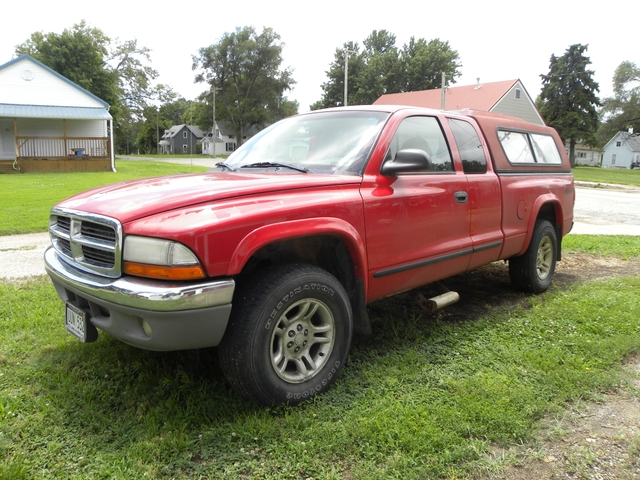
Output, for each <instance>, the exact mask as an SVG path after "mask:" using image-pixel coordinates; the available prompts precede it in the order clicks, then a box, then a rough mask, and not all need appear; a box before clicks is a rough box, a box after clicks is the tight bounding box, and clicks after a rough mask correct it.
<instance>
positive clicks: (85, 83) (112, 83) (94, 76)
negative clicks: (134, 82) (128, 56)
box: [15, 20, 120, 110]
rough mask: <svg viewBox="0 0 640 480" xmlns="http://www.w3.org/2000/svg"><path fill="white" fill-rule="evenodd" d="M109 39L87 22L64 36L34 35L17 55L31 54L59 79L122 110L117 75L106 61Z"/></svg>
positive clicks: (39, 33)
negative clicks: (63, 79)
mask: <svg viewBox="0 0 640 480" xmlns="http://www.w3.org/2000/svg"><path fill="white" fill-rule="evenodd" d="M109 44H110V39H109V37H107V36H106V35H105V34H104V32H102V30H100V29H98V28H92V27H89V26H88V25H87V24H86V23H85V22H84V20H83V21H82V22H80V23H79V24H76V25H74V26H73V27H72V28H71V29H65V30H64V31H63V32H62V33H61V34H57V33H53V32H51V33H47V34H44V33H42V32H35V33H33V34H32V35H31V37H30V38H29V40H27V41H26V42H24V43H23V44H20V45H17V46H16V50H15V52H16V54H17V55H23V54H29V55H31V56H32V57H34V58H35V59H36V60H38V61H40V62H42V63H44V64H45V65H46V66H48V67H49V68H51V69H52V70H55V71H56V72H58V73H59V74H60V75H62V76H64V77H66V78H67V79H69V80H71V81H72V82H74V83H76V84H78V85H80V86H81V87H82V88H84V89H85V90H87V91H89V92H91V93H93V94H94V95H95V96H97V97H99V98H101V99H102V100H104V101H105V102H107V103H108V104H109V105H110V106H111V107H113V108H115V109H116V110H117V109H118V107H119V106H120V101H119V96H118V94H119V91H118V79H117V74H116V72H114V71H113V70H112V69H110V68H108V65H107V63H106V59H107V57H108V47H109Z"/></svg>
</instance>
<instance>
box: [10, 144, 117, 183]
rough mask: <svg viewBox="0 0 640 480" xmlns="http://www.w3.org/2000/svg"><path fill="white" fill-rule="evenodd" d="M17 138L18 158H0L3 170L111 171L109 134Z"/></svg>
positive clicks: (29, 171)
mask: <svg viewBox="0 0 640 480" xmlns="http://www.w3.org/2000/svg"><path fill="white" fill-rule="evenodd" d="M16 139H17V143H16V150H17V153H18V157H17V162H15V164H14V160H2V161H0V174H2V173H55V172H109V171H111V148H110V147H111V145H110V143H109V138H107V137H67V136H63V137H33V136H18V137H16ZM16 167H17V168H16Z"/></svg>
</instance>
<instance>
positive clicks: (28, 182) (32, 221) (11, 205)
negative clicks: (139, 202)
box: [0, 160, 208, 235]
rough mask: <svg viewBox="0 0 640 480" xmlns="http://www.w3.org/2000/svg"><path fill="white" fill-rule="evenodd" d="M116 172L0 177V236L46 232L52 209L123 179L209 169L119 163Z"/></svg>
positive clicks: (170, 164) (30, 174) (167, 164)
mask: <svg viewBox="0 0 640 480" xmlns="http://www.w3.org/2000/svg"><path fill="white" fill-rule="evenodd" d="M117 170H118V171H117V172H116V173H113V172H88V173H86V172H83V173H29V174H24V175H0V205H1V207H0V235H12V234H18V233H33V232H46V231H47V228H48V225H49V223H48V222H49V210H51V207H52V206H53V205H55V204H56V203H58V202H59V201H60V200H63V199H65V198H67V197H70V196H71V195H74V194H76V193H78V192H82V191H84V190H88V189H90V188H93V187H98V186H101V185H106V184H109V183H116V182H120V181H123V180H133V179H137V178H147V177H156V176H160V175H172V174H179V173H196V172H206V171H207V170H208V168H206V167H197V166H193V167H191V166H190V165H179V164H173V163H162V162H144V161H126V160H119V161H118V163H117Z"/></svg>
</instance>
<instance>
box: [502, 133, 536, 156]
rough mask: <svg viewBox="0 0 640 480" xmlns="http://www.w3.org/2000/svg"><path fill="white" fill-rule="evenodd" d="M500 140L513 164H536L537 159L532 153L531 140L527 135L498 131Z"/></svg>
mask: <svg viewBox="0 0 640 480" xmlns="http://www.w3.org/2000/svg"><path fill="white" fill-rule="evenodd" d="M498 138H499V139H500V143H501V144H502V148H503V149H504V153H505V154H506V155H507V159H508V160H509V162H511V163H535V161H536V160H535V157H534V156H533V152H532V151H531V145H530V144H529V138H528V135H527V134H526V133H522V132H509V131H507V130H500V131H498Z"/></svg>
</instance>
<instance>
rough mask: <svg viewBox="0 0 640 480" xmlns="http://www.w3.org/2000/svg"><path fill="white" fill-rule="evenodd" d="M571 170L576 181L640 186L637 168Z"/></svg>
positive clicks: (577, 168) (585, 168)
mask: <svg viewBox="0 0 640 480" xmlns="http://www.w3.org/2000/svg"><path fill="white" fill-rule="evenodd" d="M571 171H572V173H573V177H574V179H575V180H576V181H582V182H595V183H613V184H618V185H632V186H636V187H640V170H637V169H634V170H625V169H621V168H598V167H575V168H573V169H572V170H571Z"/></svg>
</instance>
